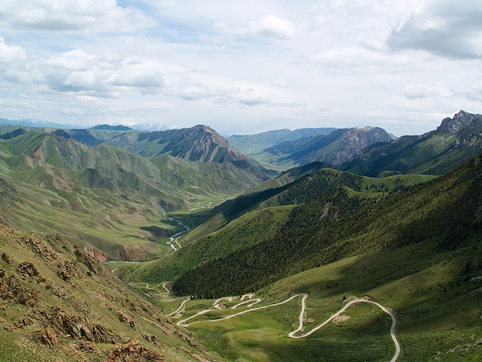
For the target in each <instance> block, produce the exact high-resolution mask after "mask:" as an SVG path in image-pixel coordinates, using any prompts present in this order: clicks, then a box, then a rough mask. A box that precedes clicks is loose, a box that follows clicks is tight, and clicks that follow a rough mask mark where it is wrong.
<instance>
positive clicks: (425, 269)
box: [172, 238, 482, 362]
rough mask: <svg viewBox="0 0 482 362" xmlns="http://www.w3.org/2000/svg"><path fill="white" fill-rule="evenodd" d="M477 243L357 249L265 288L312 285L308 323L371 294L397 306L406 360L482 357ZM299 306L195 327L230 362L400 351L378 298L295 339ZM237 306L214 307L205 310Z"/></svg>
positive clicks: (276, 291)
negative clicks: (356, 252)
mask: <svg viewBox="0 0 482 362" xmlns="http://www.w3.org/2000/svg"><path fill="white" fill-rule="evenodd" d="M479 244H480V243H479V240H478V239H477V238H475V239H474V238H473V239H472V240H467V243H466V244H464V246H463V247H461V248H458V249H457V250H441V249H440V248H439V247H438V246H437V244H436V243H425V244H417V245H411V246H406V247H403V248H398V249H390V250H384V251H379V252H375V253H369V254H366V255H361V256H355V257H350V258H346V259H343V260H341V261H338V262H335V263H332V264H329V265H326V266H322V267H319V268H315V269H311V270H308V271H305V272H303V273H300V274H296V275H293V276H291V277H288V278H285V279H282V280H280V281H278V282H276V283H274V284H273V285H271V286H269V287H267V288H265V289H263V290H261V291H260V292H259V294H258V295H257V296H258V297H261V298H263V299H264V302H263V305H268V304H271V303H274V302H279V301H281V300H284V299H286V298H288V297H289V296H291V295H294V294H298V293H308V294H309V298H308V300H307V307H308V309H307V312H306V315H305V318H306V319H308V318H310V320H309V322H308V323H307V324H306V327H305V332H307V331H309V330H310V329H311V328H313V327H314V326H316V325H318V324H320V323H321V322H323V321H324V320H326V319H327V318H329V317H330V316H331V315H332V314H333V313H335V312H336V311H338V310H339V309H341V307H342V306H343V305H344V304H346V302H347V301H348V300H350V299H351V298H355V297H358V298H359V297H362V296H364V295H369V296H370V297H372V298H375V300H376V301H377V302H379V303H381V304H382V305H384V306H385V307H388V308H389V309H391V310H393V311H394V313H395V315H396V318H397V322H398V327H397V338H398V340H399V342H400V344H401V346H402V355H401V358H400V359H399V361H410V362H417V361H428V360H434V359H438V360H441V361H459V360H464V361H478V360H480V358H482V340H481V337H482V336H481V335H480V330H481V328H482V325H481V321H480V318H481V315H482V307H481V303H480V302H481V298H482V291H481V290H480V289H481V287H482V279H478V280H474V281H471V279H472V278H474V277H478V276H480V275H481V274H482V270H481V267H480V265H482V254H481V252H480V248H479V246H480V245H479ZM476 290H477V291H476ZM206 302H207V303H206ZM206 302H205V303H203V301H202V300H200V301H196V303H197V306H196V303H194V302H190V303H192V304H190V303H188V304H187V307H186V312H185V314H184V317H183V318H186V317H188V316H190V315H194V314H195V313H196V312H198V311H199V310H202V309H204V308H206V307H209V305H210V303H212V301H210V302H209V301H206ZM238 302H239V299H238ZM233 304H234V303H233ZM227 305H228V306H229V305H230V304H227ZM172 308H175V307H172ZM299 308H300V300H299V299H297V300H296V301H293V302H290V303H289V304H286V305H283V306H279V307H275V308H273V309H268V310H265V311H258V312H253V313H249V314H246V315H244V316H239V317H235V318H233V319H230V320H228V321H224V322H218V323H201V324H196V325H193V326H191V327H189V329H191V330H192V331H194V332H195V335H196V337H197V338H198V339H199V340H200V341H201V342H202V343H203V345H205V346H207V347H209V348H210V349H214V350H216V351H217V352H218V353H219V354H220V355H221V356H223V357H225V358H227V359H229V360H232V361H234V360H238V359H242V360H246V361H291V360H296V361H313V360H323V361H380V360H387V361H388V360H390V358H391V357H392V356H393V353H394V346H393V342H392V341H391V339H390V337H389V335H388V331H389V328H390V324H391V322H390V318H389V317H388V316H387V315H386V314H384V313H382V312H381V311H380V310H379V309H377V308H376V307H373V306H370V305H356V306H353V307H351V308H350V309H348V310H347V311H346V312H345V313H344V315H345V316H348V317H350V319H348V320H346V321H340V322H336V323H333V322H332V323H330V324H329V325H327V326H326V327H324V328H323V329H321V330H319V331H317V332H315V333H314V334H313V335H311V336H309V337H307V338H305V339H301V340H292V339H290V338H288V337H287V334H288V333H289V332H290V331H292V330H294V329H295V328H294V327H297V325H298V324H297V323H298V322H297V317H298V314H299ZM241 310H243V309H239V310H238V311H241ZM230 313H232V311H229V312H212V313H210V314H209V315H208V316H207V317H204V318H205V319H216V318H218V317H219V316H223V315H226V314H230ZM198 320H199V319H198Z"/></svg>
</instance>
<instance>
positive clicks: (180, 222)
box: [162, 212, 191, 251]
mask: <svg viewBox="0 0 482 362" xmlns="http://www.w3.org/2000/svg"><path fill="white" fill-rule="evenodd" d="M162 215H163V216H164V217H165V218H166V219H168V220H169V221H175V222H177V223H178V224H179V225H181V226H182V227H184V229H185V230H182V231H179V232H178V233H176V234H174V235H172V236H171V237H169V241H166V244H168V245H170V246H171V248H173V249H174V251H177V250H178V248H177V247H176V246H175V245H174V243H176V244H177V246H178V247H179V248H181V245H179V243H178V242H177V238H179V237H180V236H181V235H182V234H185V233H187V232H188V231H190V230H191V228H190V227H189V226H187V225H186V224H184V223H183V222H182V221H181V220H178V219H174V218H172V217H170V216H168V215H167V214H166V213H165V212H164V213H163V214H162Z"/></svg>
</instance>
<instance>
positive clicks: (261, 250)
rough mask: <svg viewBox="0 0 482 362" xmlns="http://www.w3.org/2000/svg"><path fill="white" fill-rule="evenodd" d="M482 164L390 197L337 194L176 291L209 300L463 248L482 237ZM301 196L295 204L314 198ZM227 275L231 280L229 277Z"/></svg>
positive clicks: (301, 210)
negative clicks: (369, 258)
mask: <svg viewBox="0 0 482 362" xmlns="http://www.w3.org/2000/svg"><path fill="white" fill-rule="evenodd" d="M480 160H481V157H480V156H478V157H477V158H475V159H472V160H471V161H470V162H468V163H467V164H465V165H464V166H463V167H461V168H459V169H457V170H455V171H453V172H451V173H449V174H447V175H445V176H442V177H440V178H437V179H435V180H433V181H430V182H428V183H425V184H422V185H421V186H415V187H412V188H409V189H402V190H400V191H398V192H394V193H392V194H389V195H388V196H386V195H385V196H384V194H383V193H382V194H380V193H377V194H375V195H374V196H372V195H370V194H367V193H366V192H363V190H362V192H360V191H357V190H356V189H353V188H348V187H342V188H333V189H332V190H331V192H328V193H326V194H322V195H321V196H319V197H318V198H315V199H312V200H309V201H308V202H305V203H304V204H302V205H300V206H299V207H297V208H295V209H294V210H293V211H292V213H291V214H290V215H289V220H288V221H287V222H286V223H285V224H284V225H283V227H282V229H281V230H280V232H278V233H277V235H276V236H275V237H274V238H272V239H270V240H267V241H265V242H262V243H260V244H257V245H255V246H252V247H249V248H247V249H243V250H240V251H238V252H235V253H232V254H229V255H228V256H226V257H224V258H220V259H216V260H213V261H210V262H207V263H205V264H203V265H201V266H199V267H197V268H194V269H192V270H190V271H188V272H186V273H185V274H184V275H183V276H182V277H180V278H179V279H178V280H177V281H176V282H175V283H174V285H173V288H174V290H176V291H177V292H179V293H180V294H185V293H187V294H191V295H198V296H203V297H206V296H221V295H229V294H242V293H246V292H251V291H256V290H258V289H260V288H262V287H264V286H267V285H269V284H271V283H272V282H274V281H276V280H279V279H281V278H283V277H285V276H287V275H291V274H294V273H297V272H301V271H303V270H308V269H310V268H313V267H317V266H320V265H324V264H327V263H331V262H333V261H336V260H340V259H342V258H344V257H347V256H352V255H358V254H363V253H366V252H369V251H370V252H372V251H375V250H383V249H386V248H394V247H400V246H403V245H409V244H414V243H419V242H422V241H423V242H425V241H430V240H435V241H436V242H438V243H439V245H440V247H454V248H456V247H458V246H459V245H460V244H461V243H464V242H465V240H466V239H468V238H472V239H473V238H476V236H477V237H478V236H480V232H481V230H480V222H479V221H480V220H479V219H474V215H478V213H477V210H478V209H479V208H480V206H481V202H480V195H481V189H480V187H481V186H480V185H482V183H481V182H480V181H481V180H480V178H481V177H482V172H481V166H480ZM354 180H355V181H356V179H354ZM298 182H299V181H298ZM366 187H367V185H366V186H365V190H366ZM360 189H361V188H360ZM368 189H370V187H368ZM300 191H301V192H300V193H296V192H295V193H294V194H293V195H292V196H290V197H291V199H293V197H295V198H298V200H300V197H303V195H309V193H305V192H304V189H303V188H302V187H301V188H300ZM287 192H289V191H287ZM278 197H279V196H278ZM479 216H480V215H479ZM228 265H229V267H228ZM227 269H229V270H230V273H229V274H225V273H223V272H222V270H227ZM193 281H195V283H193Z"/></svg>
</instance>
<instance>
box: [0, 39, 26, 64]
mask: <svg viewBox="0 0 482 362" xmlns="http://www.w3.org/2000/svg"><path fill="white" fill-rule="evenodd" d="M25 58H26V52H25V50H23V49H22V48H21V47H19V46H15V45H12V46H8V45H7V44H5V41H4V39H3V38H2V37H0V63H2V64H11V63H18V62H21V61H24V60H25Z"/></svg>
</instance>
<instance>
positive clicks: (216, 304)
mask: <svg viewBox="0 0 482 362" xmlns="http://www.w3.org/2000/svg"><path fill="white" fill-rule="evenodd" d="M244 297H245V296H243V298H242V299H241V303H239V304H237V305H235V306H234V307H232V308H231V309H236V308H237V307H239V306H241V305H243V304H247V303H249V302H254V303H253V304H249V305H248V306H247V307H248V308H249V307H251V306H252V305H254V304H257V303H259V302H261V299H251V298H252V295H250V296H249V298H250V300H247V301H242V300H243V299H244ZM297 297H302V299H301V312H300V315H299V320H300V322H299V326H298V328H297V329H296V330H294V331H292V332H290V333H289V334H288V337H290V338H294V339H301V338H305V337H308V336H309V335H311V334H313V333H315V332H316V331H318V330H319V329H321V328H323V327H324V326H325V325H327V324H328V323H329V322H331V321H332V320H333V319H334V318H336V317H337V316H339V315H340V314H342V313H343V312H345V311H346V310H347V309H348V308H349V307H351V306H352V305H354V304H356V303H370V304H374V305H376V306H377V307H379V308H380V309H381V310H382V311H383V312H385V313H387V314H388V315H389V316H390V318H391V319H392V325H391V327H390V336H391V337H392V340H393V343H394V344H395V354H394V355H393V357H392V359H391V360H390V362H395V361H397V360H398V358H399V357H400V352H401V348H400V344H399V342H398V340H397V337H396V336H395V326H396V324H397V320H396V318H395V315H394V314H393V313H391V312H390V311H389V310H387V309H386V308H385V307H384V306H382V305H381V304H379V303H377V302H374V301H371V300H368V299H355V300H352V301H350V302H348V303H347V304H346V305H345V306H344V307H343V308H341V309H340V310H339V311H338V312H336V313H335V314H333V315H332V316H331V317H330V318H328V319H327V320H326V321H324V322H323V323H321V324H319V325H318V326H316V327H315V328H313V329H312V330H310V331H309V332H307V333H305V334H301V335H296V334H297V333H298V332H300V331H302V330H303V316H304V313H305V310H306V299H307V298H308V294H306V293H302V294H296V295H293V296H292V297H290V298H288V299H286V300H284V301H282V302H279V303H274V304H270V305H266V306H262V307H256V308H251V309H247V310H244V311H242V312H239V313H235V314H231V315H229V316H227V317H223V318H219V319H212V320H204V321H194V322H191V323H186V322H187V321H190V320H192V319H194V318H196V317H198V316H200V315H203V314H206V313H208V312H211V311H213V310H215V309H219V302H220V301H221V300H223V299H227V300H228V301H233V300H234V299H233V297H226V298H220V299H218V300H216V301H215V302H214V303H213V307H214V308H215V309H205V310H203V311H201V312H199V313H197V314H195V315H193V316H191V317H189V318H186V319H183V320H181V321H179V322H177V323H176V324H177V325H178V326H181V327H189V326H192V325H193V324H197V323H214V322H219V321H223V320H227V319H231V318H234V317H237V316H240V315H243V314H246V313H250V312H254V311H257V310H262V309H267V308H271V307H276V306H279V305H282V304H285V303H288V302H290V301H292V300H293V299H295V298H297ZM189 299H190V298H188V299H186V300H185V301H183V302H182V304H181V306H180V307H179V308H178V309H177V310H176V311H174V312H173V313H171V314H168V316H171V315H174V314H175V313H177V312H178V311H180V310H181V309H182V308H183V307H184V305H185V304H186V303H187V302H188V300H189Z"/></svg>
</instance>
